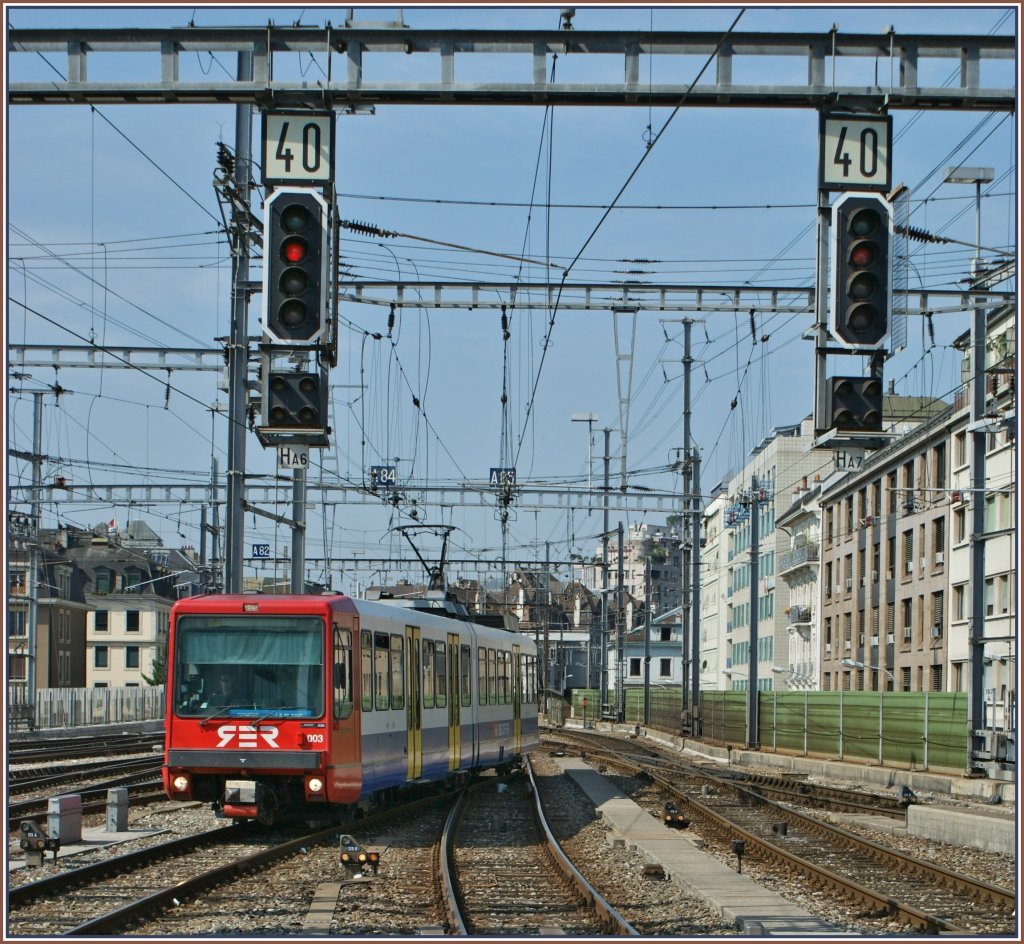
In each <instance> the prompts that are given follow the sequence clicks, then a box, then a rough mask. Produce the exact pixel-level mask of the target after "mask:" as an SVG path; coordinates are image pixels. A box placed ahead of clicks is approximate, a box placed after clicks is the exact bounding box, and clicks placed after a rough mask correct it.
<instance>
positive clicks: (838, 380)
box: [828, 377, 882, 433]
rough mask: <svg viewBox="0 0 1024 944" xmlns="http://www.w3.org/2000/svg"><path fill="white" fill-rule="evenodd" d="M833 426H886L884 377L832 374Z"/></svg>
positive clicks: (870, 429) (863, 429)
mask: <svg viewBox="0 0 1024 944" xmlns="http://www.w3.org/2000/svg"><path fill="white" fill-rule="evenodd" d="M829 386H830V396H829V422H828V426H829V427H830V428H835V429H838V430H843V431H847V430H848V431H855V432H876V433H877V432H880V431H881V429H882V381H881V380H879V379H878V378H876V377H830V378H829Z"/></svg>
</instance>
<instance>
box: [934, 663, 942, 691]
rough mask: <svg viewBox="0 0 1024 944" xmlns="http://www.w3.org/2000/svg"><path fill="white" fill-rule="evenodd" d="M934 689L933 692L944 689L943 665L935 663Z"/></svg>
mask: <svg viewBox="0 0 1024 944" xmlns="http://www.w3.org/2000/svg"><path fill="white" fill-rule="evenodd" d="M932 691H933V692H941V691H942V666H941V665H933V666H932Z"/></svg>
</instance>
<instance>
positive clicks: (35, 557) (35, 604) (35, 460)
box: [25, 390, 46, 723]
mask: <svg viewBox="0 0 1024 944" xmlns="http://www.w3.org/2000/svg"><path fill="white" fill-rule="evenodd" d="M45 392H46V391H45V390H33V391H32V400H33V403H32V505H31V511H30V513H29V524H28V527H29V545H28V581H27V585H26V587H25V589H26V590H27V591H28V627H27V628H28V652H27V653H26V665H25V683H26V687H25V699H26V703H27V704H28V705H29V706H30V707H31V709H32V719H33V723H34V722H35V705H36V687H37V683H38V678H37V674H38V671H39V670H38V661H39V660H38V659H37V658H36V656H37V652H36V649H37V645H38V626H37V622H38V620H39V516H40V514H41V510H40V503H39V492H40V489H41V488H42V486H43V394H44V393H45Z"/></svg>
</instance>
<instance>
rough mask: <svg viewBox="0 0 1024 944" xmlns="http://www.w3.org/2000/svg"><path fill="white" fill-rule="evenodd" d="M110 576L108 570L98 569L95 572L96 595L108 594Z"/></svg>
mask: <svg viewBox="0 0 1024 944" xmlns="http://www.w3.org/2000/svg"><path fill="white" fill-rule="evenodd" d="M110 576H111V574H110V571H109V570H104V569H100V570H97V571H96V585H95V592H96V593H110V585H111V580H110Z"/></svg>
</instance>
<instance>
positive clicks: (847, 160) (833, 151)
mask: <svg viewBox="0 0 1024 944" xmlns="http://www.w3.org/2000/svg"><path fill="white" fill-rule="evenodd" d="M819 137H820V139H821V151H820V155H819V162H818V181H819V183H818V186H819V187H820V188H821V189H822V190H878V191H882V192H885V191H888V190H890V189H892V168H891V162H890V155H891V154H892V118H891V116H889V115H835V114H833V115H823V116H822V119H821V129H820V134H819Z"/></svg>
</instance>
